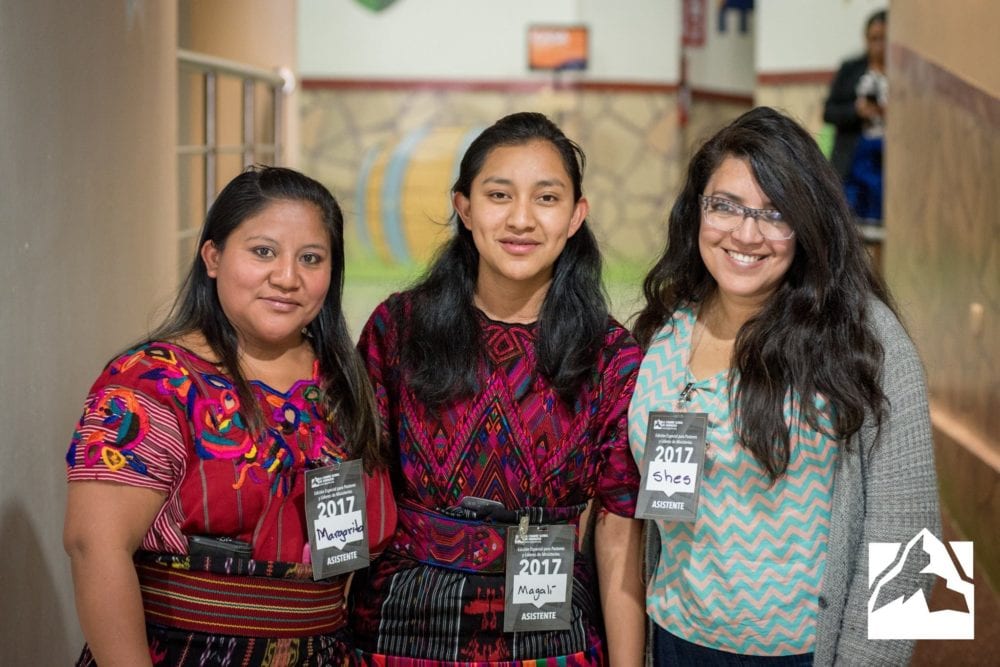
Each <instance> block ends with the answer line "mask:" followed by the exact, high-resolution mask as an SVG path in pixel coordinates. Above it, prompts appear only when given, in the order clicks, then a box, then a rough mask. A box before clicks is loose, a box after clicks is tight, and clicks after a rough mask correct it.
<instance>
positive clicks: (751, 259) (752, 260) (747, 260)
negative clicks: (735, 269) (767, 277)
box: [726, 250, 765, 266]
mask: <svg viewBox="0 0 1000 667" xmlns="http://www.w3.org/2000/svg"><path fill="white" fill-rule="evenodd" d="M726 254H727V255H729V256H730V257H732V258H733V259H734V260H736V261H737V262H738V263H739V264H745V265H747V266H749V265H750V264H756V263H757V262H761V261H763V260H764V259H765V258H764V256H763V255H745V254H743V253H741V252H736V251H735V250H726Z"/></svg>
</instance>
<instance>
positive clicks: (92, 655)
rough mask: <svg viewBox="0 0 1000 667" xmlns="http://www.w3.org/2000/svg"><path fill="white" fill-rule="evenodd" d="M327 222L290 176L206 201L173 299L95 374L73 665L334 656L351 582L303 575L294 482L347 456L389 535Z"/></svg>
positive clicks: (316, 187) (76, 447)
mask: <svg viewBox="0 0 1000 667" xmlns="http://www.w3.org/2000/svg"><path fill="white" fill-rule="evenodd" d="M343 275H344V247H343V216H342V214H341V210H340V207H339V206H338V204H337V202H336V201H335V199H334V198H333V196H332V195H331V194H330V192H329V191H328V190H327V189H326V188H325V187H323V185H321V184H320V183H318V182H317V181H315V180H313V179H311V178H308V177H306V176H304V175H303V174H300V173H298V172H295V171H292V170H289V169H284V168H277V167H262V168H252V169H250V170H248V171H245V172H244V173H242V174H240V175H239V176H237V177H236V178H235V179H233V180H232V181H231V182H230V183H229V184H228V185H227V186H226V187H225V188H224V189H223V190H222V192H221V193H220V194H219V196H218V198H217V199H216V201H215V203H214V204H213V205H212V207H211V209H210V210H209V212H208V215H207V218H206V220H205V224H204V227H203V229H202V233H201V239H200V242H199V252H198V254H197V256H196V257H195V258H194V261H193V264H192V267H191V269H190V272H189V274H188V277H187V279H186V281H185V283H184V285H183V288H182V290H181V292H180V294H179V296H178V298H177V300H176V302H175V305H174V308H173V310H172V312H171V314H170V315H169V316H168V318H167V319H166V321H165V322H164V323H163V324H161V325H160V326H159V328H158V329H156V330H155V331H154V332H153V333H152V334H151V335H150V336H149V339H148V340H146V341H145V342H143V343H141V344H139V345H137V346H136V347H134V348H132V349H129V350H127V351H125V352H124V353H122V354H120V355H119V356H117V357H116V358H114V359H113V360H112V361H111V362H110V363H109V364H108V365H107V366H106V367H105V369H104V371H103V372H102V373H101V375H100V377H99V378H98V379H97V381H96V382H95V383H94V385H93V387H92V388H91V390H90V394H89V396H88V398H87V401H86V405H85V408H84V411H83V416H82V417H81V418H80V421H79V424H78V426H77V429H76V432H75V433H74V434H73V439H72V442H71V444H70V447H69V451H68V453H67V455H66V461H67V464H68V470H67V477H68V480H69V491H68V498H67V506H66V521H65V531H64V541H65V545H66V551H67V552H68V554H69V556H70V560H71V564H72V572H73V582H74V589H75V594H76V606H77V612H78V615H79V618H80V624H81V626H82V628H83V633H84V636H85V638H86V641H87V644H86V646H85V648H84V651H83V654H82V656H81V657H80V660H79V663H78V664H80V665H94V664H97V665H100V666H101V667H110V666H113V665H127V666H128V667H136V666H140V665H150V664H156V665H221V664H232V665H263V664H267V665H273V666H277V665H342V664H345V663H346V661H348V660H349V659H350V658H351V656H352V655H353V654H352V652H351V646H350V644H349V642H348V636H347V630H346V626H347V623H346V620H345V609H344V607H345V602H344V588H345V583H346V579H347V576H348V575H337V576H334V577H331V578H327V579H323V580H320V581H314V580H313V576H312V575H313V573H312V567H311V564H310V549H309V537H308V534H307V527H306V518H305V511H304V500H303V495H304V488H305V483H304V474H305V471H306V470H307V469H310V468H317V467H323V466H327V465H330V464H334V463H337V462H340V461H344V460H345V459H350V458H361V459H362V460H363V461H364V463H365V465H366V467H367V468H368V470H369V471H370V473H371V474H365V475H364V480H365V482H364V486H365V488H366V494H367V518H368V519H367V520H368V530H369V540H370V543H371V546H372V547H373V548H376V549H377V548H378V546H379V544H380V543H381V542H382V541H384V540H385V539H386V537H387V536H388V535H390V534H391V533H392V531H393V529H394V528H395V505H394V503H393V499H392V494H391V483H390V481H389V477H388V474H387V473H386V471H385V468H384V467H382V466H380V461H382V460H383V459H384V456H383V454H382V452H381V450H380V449H379V443H380V439H379V436H378V419H377V415H376V412H375V404H374V398H373V395H372V391H371V385H370V383H369V382H368V378H367V375H366V373H365V371H364V367H363V365H362V364H361V361H360V359H359V358H358V357H357V353H356V351H355V349H354V345H353V342H352V341H351V338H350V336H349V334H348V331H347V327H346V324H345V322H344V318H343V316H342V313H341V290H342V286H343Z"/></svg>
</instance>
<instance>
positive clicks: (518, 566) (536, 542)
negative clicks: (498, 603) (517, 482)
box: [503, 518, 576, 632]
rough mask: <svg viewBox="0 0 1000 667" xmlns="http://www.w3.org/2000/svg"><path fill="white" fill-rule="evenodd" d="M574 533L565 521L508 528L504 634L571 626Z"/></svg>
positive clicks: (523, 523) (525, 520) (525, 521)
mask: <svg viewBox="0 0 1000 667" xmlns="http://www.w3.org/2000/svg"><path fill="white" fill-rule="evenodd" d="M575 543H576V531H575V530H574V529H573V526H570V525H566V524H556V525H545V526H529V525H528V519H527V518H523V519H521V525H519V526H511V527H510V528H508V529H507V542H506V549H507V578H506V590H507V593H506V596H505V599H504V609H503V631H504V632H536V631H540V630H569V628H570V622H571V621H572V620H573V555H574V549H573V547H574V544H575Z"/></svg>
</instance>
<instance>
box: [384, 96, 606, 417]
mask: <svg viewBox="0 0 1000 667" xmlns="http://www.w3.org/2000/svg"><path fill="white" fill-rule="evenodd" d="M532 141H547V142H549V143H550V144H552V146H553V147H554V148H555V149H556V150H557V151H558V152H559V155H560V156H561V157H562V162H563V166H564V167H565V168H566V173H567V174H569V177H570V179H571V180H572V182H573V197H574V201H579V200H580V199H581V198H582V197H583V185H582V183H583V168H584V165H585V162H586V160H585V157H584V154H583V151H582V150H581V149H580V147H579V146H578V145H577V144H576V143H574V142H573V141H571V140H570V139H569V138H568V137H566V135H565V134H563V132H562V130H560V129H559V127H558V126H556V124H555V123H553V122H552V121H551V120H549V119H548V118H546V117H545V116H544V115H542V114H540V113H530V112H521V113H515V114H511V115H509V116H506V117H504V118H501V119H500V120H498V121H497V122H496V123H494V124H493V125H492V126H490V127H488V128H487V129H486V130H484V131H483V132H482V134H480V135H479V136H478V137H477V138H476V139H475V140H474V141H473V142H472V144H470V145H469V148H468V150H466V152H465V155H464V156H463V158H462V162H461V166H460V168H459V174H458V179H457V180H456V181H455V184H454V186H453V187H452V192H458V193H462V194H463V195H465V196H466V197H469V196H470V195H471V188H472V182H473V181H474V180H475V178H476V176H477V175H478V174H479V171H480V170H481V169H482V167H483V164H484V163H485V162H486V158H487V156H488V155H489V154H490V151H492V150H493V149H495V148H497V147H499V146H519V145H523V144H527V143H529V142H532ZM452 223H453V224H454V226H455V230H456V232H455V235H454V237H452V239H451V240H450V241H449V242H448V243H446V244H445V245H444V246H443V247H442V249H441V250H440V252H439V253H438V255H437V256H436V257H435V259H434V261H433V263H432V264H431V266H430V268H429V269H428V271H427V273H426V274H425V275H424V277H423V278H422V279H421V280H420V282H418V283H417V285H416V286H415V287H414V288H413V290H412V294H413V314H412V318H411V320H410V322H409V330H408V332H407V335H406V337H405V340H404V344H403V350H402V352H403V356H402V361H403V367H404V370H405V371H406V373H407V381H408V383H409V385H410V387H411V388H412V389H413V391H414V392H415V393H416V395H417V396H418V397H419V398H420V399H421V400H422V401H423V402H424V403H426V404H427V405H429V406H437V405H440V404H442V403H444V402H446V401H448V400H451V399H454V398H458V397H461V396H467V395H470V394H472V393H473V392H474V391H475V389H476V370H477V369H478V368H479V362H480V361H481V359H482V342H481V340H480V333H479V331H480V329H479V326H478V324H477V313H476V309H475V306H474V305H473V295H474V294H475V290H476V277H477V274H478V267H479V251H478V250H476V244H475V242H474V241H473V238H472V232H470V231H469V230H468V229H466V228H465V226H464V225H462V224H460V222H459V220H458V215H457V214H454V215H452ZM607 326H608V305H607V301H606V299H605V296H604V290H603V287H602V284H601V255H600V251H599V250H598V248H597V241H596V239H595V238H594V235H593V234H592V233H591V231H590V229H589V227H588V225H587V222H586V221H584V222H583V224H582V225H581V226H580V228H579V230H578V231H577V232H576V234H574V235H573V236H571V237H570V238H569V239H568V240H567V242H566V246H565V248H564V249H563V251H562V254H560V255H559V259H558V260H556V263H555V267H554V269H553V277H552V283H551V285H550V286H549V289H548V291H547V292H546V295H545V299H544V301H543V303H542V308H541V312H540V313H539V317H538V339H537V340H538V342H537V343H536V346H537V352H538V365H539V371H540V373H541V374H542V375H543V376H544V377H546V378H547V379H548V380H549V381H550V382H552V385H553V386H554V387H555V389H556V391H557V393H558V394H559V396H560V397H561V398H562V399H563V400H564V401H566V402H568V403H570V404H572V403H573V401H574V400H575V397H576V394H577V393H578V392H579V389H580V387H581V386H582V385H583V383H584V382H585V380H586V379H587V378H588V377H589V375H590V374H591V373H592V371H593V365H594V361H595V360H596V358H597V354H598V351H599V349H600V346H601V343H602V341H603V339H604V335H605V332H606V331H607Z"/></svg>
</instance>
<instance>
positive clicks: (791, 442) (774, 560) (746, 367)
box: [629, 107, 940, 665]
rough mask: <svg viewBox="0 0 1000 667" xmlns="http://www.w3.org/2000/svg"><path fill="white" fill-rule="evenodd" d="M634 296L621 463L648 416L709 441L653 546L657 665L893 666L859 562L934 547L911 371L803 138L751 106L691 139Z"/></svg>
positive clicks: (908, 582)
mask: <svg viewBox="0 0 1000 667" xmlns="http://www.w3.org/2000/svg"><path fill="white" fill-rule="evenodd" d="M643 291H644V295H645V306H644V308H643V309H642V311H641V312H640V313H639V314H638V317H637V318H636V320H635V325H634V327H633V332H634V334H635V336H636V339H637V340H638V342H639V344H640V345H641V346H643V348H644V349H645V356H644V358H643V362H642V365H641V368H640V371H639V378H638V380H637V383H636V386H637V390H636V392H635V395H634V397H633V399H632V402H631V405H630V408H629V431H630V432H629V436H630V443H631V446H632V451H633V454H634V456H635V457H636V460H638V461H642V460H643V457H644V454H645V450H646V447H647V442H648V431H647V429H648V423H649V415H650V414H651V413H654V412H659V411H664V412H668V413H680V414H681V415H685V416H688V415H691V416H700V417H703V418H704V419H705V423H706V427H705V429H704V433H703V436H702V437H703V438H704V441H705V446H706V447H705V458H704V462H703V464H702V465H701V466H700V470H699V474H700V475H701V479H700V496H699V499H698V505H697V509H696V512H695V514H696V516H695V517H694V518H693V520H690V521H680V520H676V521H675V520H666V519H656V520H655V521H653V528H654V529H653V530H651V531H649V533H650V535H651V536H652V538H653V539H652V540H651V544H650V545H649V546H650V549H649V558H650V564H651V565H652V566H653V569H654V576H653V577H652V579H651V580H650V581H649V584H648V588H647V596H646V608H647V611H648V613H649V615H650V617H651V619H652V621H653V627H654V638H653V639H654V646H655V664H657V665H702V664H711V665H737V664H739V665H811V664H816V665H831V664H834V662H848V663H851V664H894V665H900V664H905V663H906V662H907V660H908V659H909V656H910V652H911V649H912V643H911V642H907V641H869V640H868V639H867V613H868V603H869V587H868V566H869V563H868V545H869V544H871V543H873V542H897V543H903V544H905V543H907V542H908V541H909V540H911V539H912V538H914V537H915V536H916V535H917V534H918V533H920V531H922V530H924V529H929V531H930V532H931V533H934V534H936V535H940V518H939V513H938V496H937V485H936V476H935V468H934V458H933V449H932V441H931V430H930V419H929V412H928V405H927V396H926V389H925V383H924V374H923V368H922V366H921V363H920V360H919V358H918V356H917V353H916V350H915V349H914V345H913V343H912V342H911V340H910V338H909V336H908V335H907V333H906V331H905V330H904V328H903V326H902V325H901V324H900V322H899V319H898V317H897V315H896V312H895V310H894V307H893V301H892V298H891V296H890V294H889V292H888V290H887V288H886V287H885V285H884V284H883V283H882V281H881V279H880V278H879V277H878V275H877V274H876V273H874V272H873V270H872V269H871V267H870V265H869V262H868V257H867V255H866V253H865V251H864V249H863V248H862V246H861V244H860V241H859V238H858V235H857V233H856V231H855V229H854V227H853V224H852V215H851V212H850V210H849V209H848V207H847V203H846V201H845V200H844V196H843V193H842V191H841V187H840V182H839V180H838V178H837V174H836V173H835V172H834V170H833V168H832V167H831V166H830V164H829V163H828V162H827V161H826V160H825V159H824V157H823V155H822V153H821V152H820V150H819V148H818V146H817V145H816V143H815V141H814V140H813V139H812V137H811V136H810V135H809V134H808V133H807V132H806V131H805V130H804V129H803V128H802V127H801V126H799V125H798V124H796V123H795V122H794V121H792V120H790V119H789V118H788V117H786V116H784V115H782V114H780V113H778V112H776V111H774V110H773V109H769V108H766V107H760V108H756V109H753V110H751V111H749V112H747V113H745V114H743V115H742V116H740V117H739V118H737V119H736V120H734V121H733V122H732V123H731V124H729V125H728V126H726V127H724V128H723V129H722V130H720V131H719V132H718V133H717V134H716V135H715V136H713V137H712V138H711V139H709V140H708V141H707V142H706V143H705V144H704V145H703V146H702V147H701V148H700V149H699V150H698V152H697V153H696V154H695V156H694V157H693V158H692V160H691V162H690V165H689V167H688V171H687V177H686V181H685V183H684V187H683V190H682V192H681V194H680V195H679V197H678V199H677V200H676V202H675V203H674V206H673V208H672V210H671V212H670V221H669V229H668V233H667V241H666V246H665V250H664V252H663V254H662V255H661V257H660V258H659V260H658V261H657V262H656V264H655V265H654V267H653V268H652V269H651V271H650V272H649V274H648V275H647V276H646V279H645V282H644V284H643ZM921 566H922V565H921ZM918 569H919V568H918ZM888 586H889V587H888V588H886V589H885V593H886V599H888V600H892V599H895V598H896V597H897V594H898V596H902V595H903V594H904V593H905V594H906V595H912V594H913V592H915V591H920V589H921V586H923V592H924V594H925V595H926V594H927V593H928V585H927V583H926V577H924V576H922V575H920V574H919V573H918V571H917V569H912V568H911V569H906V568H904V570H903V572H901V573H900V575H899V576H898V577H896V579H894V580H892V582H891V584H889V585H888Z"/></svg>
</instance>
